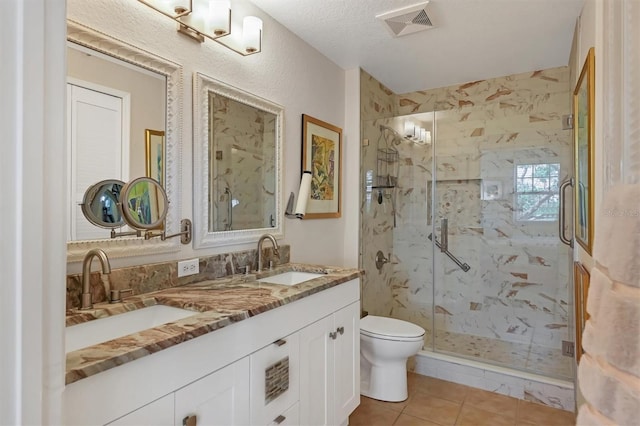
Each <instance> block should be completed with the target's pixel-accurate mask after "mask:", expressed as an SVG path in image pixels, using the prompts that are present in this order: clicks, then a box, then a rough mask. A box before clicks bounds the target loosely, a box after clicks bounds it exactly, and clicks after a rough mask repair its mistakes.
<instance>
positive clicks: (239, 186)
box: [210, 96, 275, 231]
mask: <svg viewBox="0 0 640 426" xmlns="http://www.w3.org/2000/svg"><path fill="white" fill-rule="evenodd" d="M212 104H213V106H214V115H213V116H214V124H213V128H216V129H221V130H218V131H216V140H215V143H216V151H215V152H211V159H210V162H211V164H213V165H214V166H213V171H214V179H213V188H212V189H215V191H216V194H218V196H217V198H216V199H215V200H213V203H214V208H213V212H212V213H213V217H212V218H211V220H212V222H213V223H214V224H215V225H214V229H215V230H216V231H224V230H227V229H228V225H229V220H230V218H229V209H228V206H229V204H228V203H229V194H227V193H225V188H229V189H230V190H231V192H232V194H233V203H234V206H233V218H232V221H233V224H232V226H233V229H249V228H264V227H269V226H270V222H269V215H270V214H275V204H274V203H275V200H274V197H273V194H274V193H275V188H273V187H272V186H273V183H274V182H273V179H267V178H266V177H267V176H275V170H274V167H275V166H274V164H275V162H274V161H273V156H274V153H275V134H274V133H273V132H272V131H270V132H265V129H273V128H274V122H275V116H274V115H273V114H267V113H264V112H258V111H256V109H255V108H252V107H249V106H247V105H244V104H242V103H240V102H237V101H234V100H231V99H229V98H225V97H222V96H213V102H212ZM210 131H211V130H210ZM265 164H266V165H270V166H267V167H265ZM256 176H261V178H260V179H256ZM269 185H271V187H270V186H269Z"/></svg>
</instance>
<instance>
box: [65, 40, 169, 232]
mask: <svg viewBox="0 0 640 426" xmlns="http://www.w3.org/2000/svg"><path fill="white" fill-rule="evenodd" d="M67 77H68V80H67V94H68V96H67V99H68V100H67V102H68V111H69V120H68V129H67V134H68V152H69V164H70V167H69V180H68V181H69V197H70V198H69V199H70V203H71V206H70V216H71V217H70V218H69V219H70V222H71V226H70V229H71V232H70V234H69V236H68V239H69V241H77V240H86V239H102V238H108V235H105V233H104V232H103V231H102V232H101V231H100V230H98V229H95V228H93V231H87V232H79V231H78V230H81V229H89V228H90V227H89V223H88V222H87V221H86V220H85V218H84V216H83V215H82V214H80V209H79V207H78V204H80V200H81V198H80V197H81V196H82V194H83V193H84V190H85V189H86V188H88V187H89V186H90V185H92V184H94V183H95V182H97V181H100V180H104V179H117V180H122V181H125V182H126V181H127V180H129V177H130V176H142V175H144V174H145V172H146V159H145V152H146V149H145V129H148V128H151V129H160V130H161V131H163V130H164V129H165V113H166V80H167V79H166V77H165V76H164V75H161V74H157V73H154V72H151V71H148V70H146V69H144V68H142V67H139V66H136V65H133V64H130V63H128V62H124V61H120V60H118V59H116V58H113V57H110V56H107V55H104V54H102V53H99V52H97V51H94V50H90V49H87V48H85V47H83V46H79V45H77V44H74V43H71V42H69V43H68V47H67ZM91 228H92V227H91Z"/></svg>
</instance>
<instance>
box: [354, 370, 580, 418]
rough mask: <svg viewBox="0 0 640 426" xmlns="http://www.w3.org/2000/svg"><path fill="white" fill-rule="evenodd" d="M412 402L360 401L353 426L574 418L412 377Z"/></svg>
mask: <svg viewBox="0 0 640 426" xmlns="http://www.w3.org/2000/svg"><path fill="white" fill-rule="evenodd" d="M408 385H409V398H408V399H407V400H406V401H403V402H383V401H377V400H375V399H370V398H366V397H364V396H363V397H361V402H360V406H359V407H358V408H357V409H356V410H355V411H354V412H353V414H351V416H350V417H349V425H351V426H359V425H362V426H449V425H468V426H484V425H486V426H502V425H505V426H506V425H509V426H535V425H538V426H569V425H575V423H576V420H575V415H574V414H573V413H570V412H568V411H563V410H558V409H556V408H551V407H547V406H545V405H540V404H535V403H532V402H529V401H522V400H518V399H516V398H512V397H509V396H505V395H500V394H497V393H493V392H488V391H484V390H480V389H475V388H471V387H468V386H464V385H459V384H457V383H451V382H446V381H444V380H439V379H434V378H432V377H426V376H421V375H419V374H413V373H409V376H408Z"/></svg>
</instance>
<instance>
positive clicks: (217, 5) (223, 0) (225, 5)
mask: <svg viewBox="0 0 640 426" xmlns="http://www.w3.org/2000/svg"><path fill="white" fill-rule="evenodd" d="M230 21H231V4H230V2H229V0H210V1H209V19H208V28H207V29H208V30H209V31H210V32H211V33H213V34H215V35H216V36H218V37H220V36H223V35H225V34H229V25H230Z"/></svg>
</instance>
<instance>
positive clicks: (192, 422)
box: [182, 415, 198, 426]
mask: <svg viewBox="0 0 640 426" xmlns="http://www.w3.org/2000/svg"><path fill="white" fill-rule="evenodd" d="M197 424H198V417H197V416H195V415H194V416H187V417H185V418H184V419H182V426H196V425H197Z"/></svg>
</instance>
